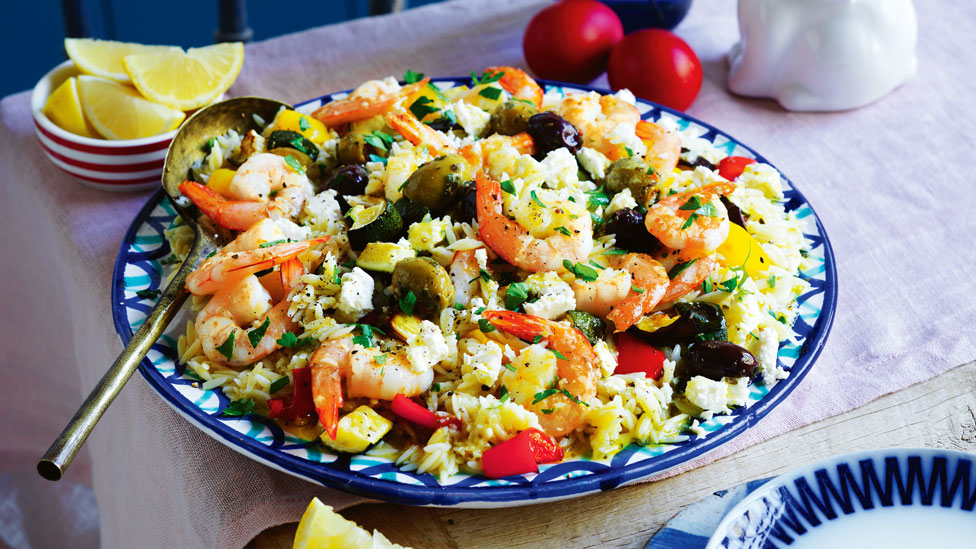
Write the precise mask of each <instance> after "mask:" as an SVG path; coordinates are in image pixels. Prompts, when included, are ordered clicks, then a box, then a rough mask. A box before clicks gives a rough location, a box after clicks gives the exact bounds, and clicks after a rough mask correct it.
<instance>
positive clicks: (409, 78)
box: [403, 69, 424, 84]
mask: <svg viewBox="0 0 976 549" xmlns="http://www.w3.org/2000/svg"><path fill="white" fill-rule="evenodd" d="M423 79H424V73H422V72H414V71H412V70H410V69H407V71H406V72H404V73H403V81H404V82H406V83H407V84H416V83H417V82H420V81H421V80H423Z"/></svg>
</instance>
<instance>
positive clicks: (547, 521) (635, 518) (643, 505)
mask: <svg viewBox="0 0 976 549" xmlns="http://www.w3.org/2000/svg"><path fill="white" fill-rule="evenodd" d="M974 388H976V362H971V363H969V364H965V365H963V366H959V367H957V368H954V369H952V370H949V371H948V372H946V373H944V374H942V375H941V376H938V377H936V378H933V379H930V380H929V381H926V382H924V383H920V384H918V385H915V386H913V387H909V388H907V389H904V390H902V391H899V392H897V393H893V394H889V395H886V396H883V397H881V398H879V399H877V400H875V401H873V402H871V403H868V404H866V405H864V406H862V407H861V408H858V409H856V410H852V411H850V412H846V413H844V414H841V415H839V416H835V417H833V418H830V419H827V420H824V421H821V422H819V423H815V424H812V425H807V426H805V427H801V428H800V429H797V430H795V431H792V432H789V433H786V434H784V435H781V436H778V437H776V438H773V439H770V440H768V441H766V442H763V443H761V444H758V445H756V446H753V447H751V448H747V449H745V450H743V451H741V452H739V453H737V454H734V455H731V456H728V457H725V458H722V459H720V460H718V461H716V462H714V463H711V464H709V465H706V466H704V467H701V468H698V469H695V470H693V471H689V472H687V473H684V474H681V475H678V476H675V477H671V478H668V479H665V480H662V481H659V482H654V483H650V484H641V485H637V486H629V487H625V488H620V489H617V490H613V491H610V492H603V493H600V494H597V495H593V496H588V497H584V498H580V499H574V500H569V501H563V502H559V503H555V504H544V505H532V506H523V507H510V508H505V509H491V510H472V509H431V508H417V507H407V506H402V505H392V504H386V503H375V504H362V505H358V506H355V507H351V508H349V509H346V510H344V511H343V512H342V515H344V516H345V517H346V518H348V519H350V520H354V521H356V522H358V523H359V524H360V525H362V526H363V527H365V528H367V529H368V530H372V529H374V528H376V529H378V530H380V531H382V532H383V533H384V534H385V535H386V536H387V537H388V538H389V539H390V540H391V541H394V542H397V543H400V544H403V545H409V546H412V547H415V548H418V549H419V548H428V547H430V548H440V547H445V548H468V547H472V548H480V547H485V548H489V547H490V548H494V547H560V548H562V547H643V546H644V545H645V544H646V543H647V541H648V540H649V539H650V537H651V536H652V535H653V534H654V533H655V532H657V530H658V529H659V528H660V527H661V526H662V525H664V523H665V522H667V521H668V519H670V518H671V517H672V516H674V515H675V514H676V513H677V512H678V511H680V510H681V509H683V508H684V507H685V506H687V505H690V504H692V503H694V502H696V501H698V500H700V499H702V498H703V497H705V496H707V495H708V494H711V493H713V492H715V491H717V490H721V489H724V488H728V487H731V486H734V485H736V484H740V483H743V482H747V481H749V480H753V479H756V478H763V477H768V476H773V475H777V474H780V473H783V472H785V471H788V470H790V469H792V468H794V467H797V466H799V465H802V464H804V463H807V462H810V461H815V460H818V459H822V458H826V457H829V456H832V455H836V454H843V453H847V452H854V451H858V450H869V449H872V448H885V447H894V446H929V447H937V448H950V449H954V450H964V451H969V452H976V391H974ZM296 526H297V523H292V524H285V525H282V526H278V527H274V528H269V529H268V530H265V531H264V532H262V533H261V534H260V535H258V536H257V537H256V538H255V539H254V540H252V541H251V543H249V544H248V546H247V547H248V548H254V549H278V548H281V549H284V548H289V547H291V546H292V538H293V537H294V534H295V528H296Z"/></svg>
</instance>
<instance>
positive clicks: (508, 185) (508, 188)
mask: <svg viewBox="0 0 976 549" xmlns="http://www.w3.org/2000/svg"><path fill="white" fill-rule="evenodd" d="M500 185H501V186H502V190H503V191H505V192H507V193H508V194H512V195H514V194H515V185H513V184H512V180H511V179H506V180H505V181H502V182H501V183H500Z"/></svg>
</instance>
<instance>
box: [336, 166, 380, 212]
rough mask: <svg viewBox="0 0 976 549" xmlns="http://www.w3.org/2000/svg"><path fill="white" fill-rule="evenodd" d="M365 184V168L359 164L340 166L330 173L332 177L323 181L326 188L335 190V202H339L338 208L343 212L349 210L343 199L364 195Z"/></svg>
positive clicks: (366, 179) (366, 180)
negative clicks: (349, 196)
mask: <svg viewBox="0 0 976 549" xmlns="http://www.w3.org/2000/svg"><path fill="white" fill-rule="evenodd" d="M367 183H369V174H368V173H367V172H366V168H364V167H362V166H360V165H359V164H350V165H348V166H342V167H341V168H339V169H337V170H336V171H334V172H332V175H330V176H329V178H328V179H326V180H325V186H326V188H328V189H335V191H336V194H337V195H338V196H337V197H336V200H338V201H339V206H340V207H341V208H342V211H343V212H344V211H346V210H348V209H349V204H348V203H346V199H345V198H343V197H344V196H348V195H357V194H364V193H365V192H366V184H367Z"/></svg>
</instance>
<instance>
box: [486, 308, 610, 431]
mask: <svg viewBox="0 0 976 549" xmlns="http://www.w3.org/2000/svg"><path fill="white" fill-rule="evenodd" d="M484 318H486V319H487V320H488V322H491V324H492V325H494V326H495V327H497V328H498V329H500V330H502V331H505V332H508V333H510V334H512V335H514V336H516V337H519V338H521V339H526V340H532V339H534V338H535V337H537V336H538V337H541V338H542V340H544V341H546V342H547V343H548V346H549V349H552V350H553V351H555V353H553V354H555V355H556V369H557V375H558V376H559V380H558V382H557V383H556V385H555V387H552V388H554V389H560V390H565V391H566V392H567V393H569V395H567V394H566V393H563V392H562V391H560V392H555V393H553V394H550V395H548V396H546V397H545V398H543V399H539V398H538V397H535V398H533V400H534V401H535V402H534V403H532V402H526V403H522V404H523V405H527V406H528V407H530V408H532V409H534V410H536V411H538V412H542V410H543V409H546V410H547V411H550V413H545V412H542V413H539V414H538V416H539V424H540V425H541V426H542V428H543V430H545V432H547V433H549V434H550V435H552V436H554V437H561V436H563V435H565V434H567V433H569V432H571V431H573V430H574V429H576V428H577V427H579V426H580V425H581V424H582V423H583V416H584V414H585V412H584V410H583V406H584V405H585V404H584V403H587V402H589V401H590V400H591V399H593V398H594V397H595V396H596V384H597V381H598V380H599V377H600V374H599V367H598V366H597V364H598V361H597V358H596V353H594V352H593V347H592V346H591V345H590V342H589V341H588V340H587V339H586V336H584V335H583V334H582V333H581V332H580V331H579V330H577V329H575V328H570V327H568V326H565V325H563V324H560V323H558V322H553V321H551V320H546V319H544V318H539V317H536V316H532V315H527V314H522V313H516V312H512V311H486V312H485V313H484Z"/></svg>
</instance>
